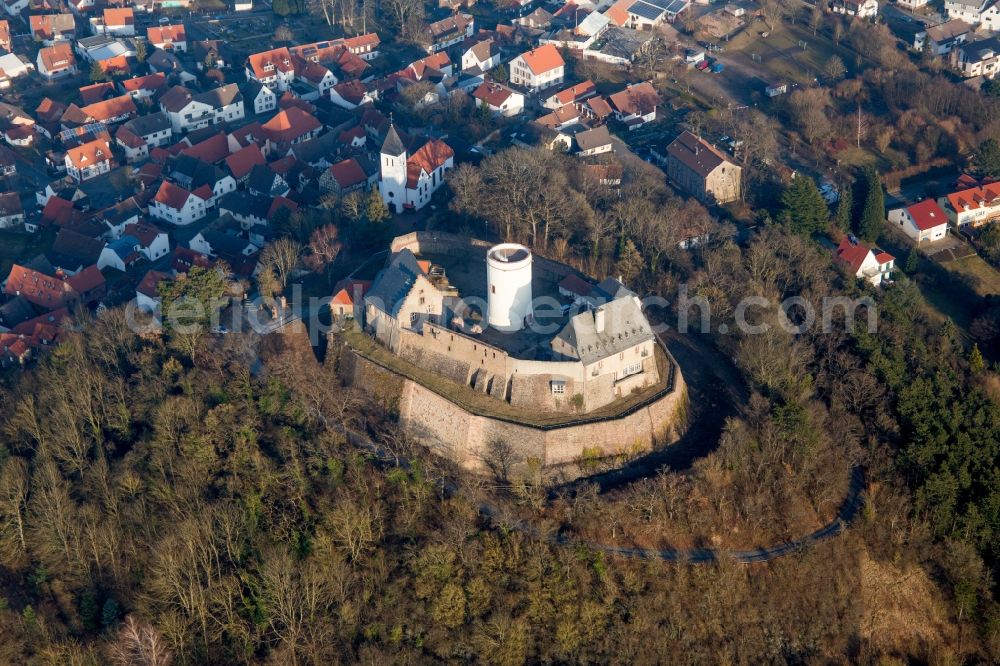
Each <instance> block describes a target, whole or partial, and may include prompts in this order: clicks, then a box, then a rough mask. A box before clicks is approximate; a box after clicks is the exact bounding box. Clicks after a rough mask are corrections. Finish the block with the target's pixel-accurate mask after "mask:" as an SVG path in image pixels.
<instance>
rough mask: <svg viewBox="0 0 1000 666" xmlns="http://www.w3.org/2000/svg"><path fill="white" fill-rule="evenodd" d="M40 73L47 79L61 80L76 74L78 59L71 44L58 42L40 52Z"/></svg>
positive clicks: (38, 65)
mask: <svg viewBox="0 0 1000 666" xmlns="http://www.w3.org/2000/svg"><path fill="white" fill-rule="evenodd" d="M36 65H37V68H38V73H39V74H41V75H42V76H43V77H45V78H46V79H59V78H63V77H65V76H72V75H74V74H76V57H74V56H73V47H72V46H71V45H70V43H69V42H58V43H56V44H53V45H52V46H46V47H44V48H42V49H40V50H39V51H38V60H37V62H36Z"/></svg>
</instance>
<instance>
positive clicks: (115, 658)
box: [108, 615, 173, 666]
mask: <svg viewBox="0 0 1000 666" xmlns="http://www.w3.org/2000/svg"><path fill="white" fill-rule="evenodd" d="M108 656H109V657H110V659H111V661H112V662H113V663H115V664H117V665H118V666H170V664H172V663H173V655H172V654H171V652H170V649H169V648H168V647H167V644H166V641H164V640H163V638H162V637H161V636H160V634H159V632H158V631H156V629H155V628H154V627H153V626H152V625H150V624H148V623H146V622H143V621H141V620H137V619H136V618H135V616H134V615H129V616H128V617H126V618H125V621H124V622H122V625H121V628H120V629H119V630H118V634H117V635H116V636H115V639H114V641H112V642H111V644H110V645H108Z"/></svg>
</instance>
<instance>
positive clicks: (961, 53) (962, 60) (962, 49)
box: [950, 37, 1000, 79]
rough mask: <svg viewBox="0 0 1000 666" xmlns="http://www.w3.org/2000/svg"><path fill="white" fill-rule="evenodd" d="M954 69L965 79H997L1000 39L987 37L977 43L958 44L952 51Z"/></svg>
mask: <svg viewBox="0 0 1000 666" xmlns="http://www.w3.org/2000/svg"><path fill="white" fill-rule="evenodd" d="M950 61H951V65H952V67H954V68H955V70H956V71H957V72H958V73H959V74H960V75H961V76H963V77H965V78H972V77H975V76H981V77H983V78H984V79H992V78H994V77H996V75H997V71H1000V37H987V38H986V39H980V40H977V41H975V42H964V43H962V44H957V45H956V46H955V48H954V49H953V50H952V51H951V54H950Z"/></svg>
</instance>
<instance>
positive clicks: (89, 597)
mask: <svg viewBox="0 0 1000 666" xmlns="http://www.w3.org/2000/svg"><path fill="white" fill-rule="evenodd" d="M97 613H98V606H97V595H96V594H94V592H93V590H87V591H85V592H84V593H83V595H82V596H81V597H80V621H81V623H82V624H83V628H84V629H86V630H87V631H97V629H98V624H97Z"/></svg>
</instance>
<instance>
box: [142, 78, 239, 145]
mask: <svg viewBox="0 0 1000 666" xmlns="http://www.w3.org/2000/svg"><path fill="white" fill-rule="evenodd" d="M160 110H162V111H163V112H164V113H166V114H167V117H168V118H170V124H171V127H172V128H173V130H174V132H176V133H178V134H180V133H182V132H189V131H192V130H197V129H202V128H204V127H209V126H211V125H217V124H219V123H224V122H233V121H237V120H242V119H243V95H242V94H241V93H240V89H239V87H238V86H237V85H236V84H235V83H229V84H227V85H224V86H221V87H219V88H214V89H211V90H206V91H205V92H201V93H192V92H191V91H190V90H188V89H187V88H185V87H183V86H174V87H173V88H171V89H170V90H168V91H167V92H165V93H164V94H163V96H162V97H161V98H160Z"/></svg>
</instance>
